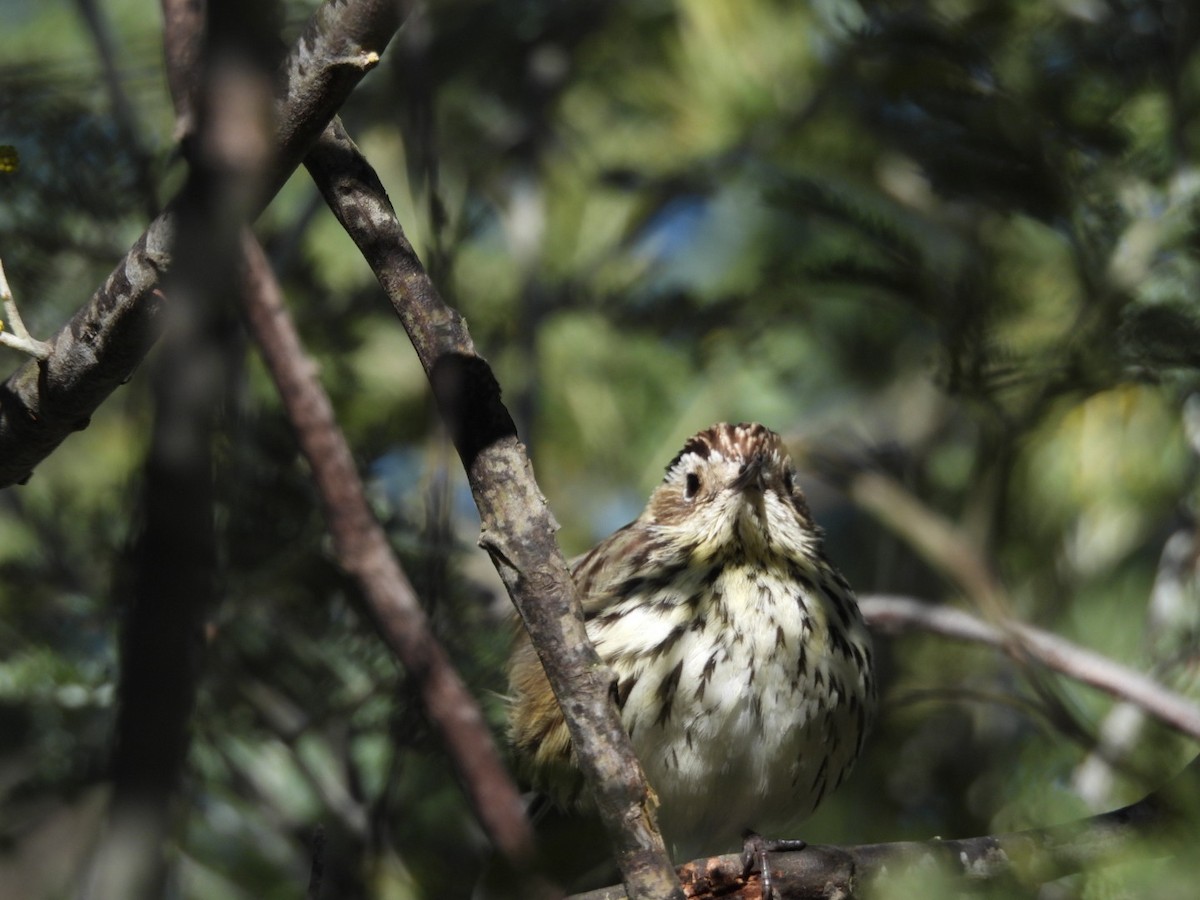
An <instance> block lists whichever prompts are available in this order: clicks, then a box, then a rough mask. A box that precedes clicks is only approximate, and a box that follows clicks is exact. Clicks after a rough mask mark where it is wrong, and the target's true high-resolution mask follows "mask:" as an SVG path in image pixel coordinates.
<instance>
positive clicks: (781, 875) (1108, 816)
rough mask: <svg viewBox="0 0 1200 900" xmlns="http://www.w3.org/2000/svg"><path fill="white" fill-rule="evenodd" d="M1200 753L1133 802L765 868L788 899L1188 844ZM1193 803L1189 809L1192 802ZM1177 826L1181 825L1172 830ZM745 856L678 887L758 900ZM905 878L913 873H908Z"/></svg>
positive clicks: (710, 862)
mask: <svg viewBox="0 0 1200 900" xmlns="http://www.w3.org/2000/svg"><path fill="white" fill-rule="evenodd" d="M1198 782H1200V757H1197V759H1195V760H1193V761H1192V762H1191V763H1190V764H1189V765H1188V767H1187V768H1186V769H1184V770H1183V772H1181V773H1180V774H1179V775H1177V776H1176V777H1175V778H1173V779H1172V780H1171V781H1169V782H1168V783H1167V784H1165V785H1164V786H1163V787H1161V788H1160V789H1159V790H1157V791H1155V792H1153V793H1152V794H1149V795H1147V796H1146V797H1144V798H1142V799H1141V800H1139V801H1138V802H1137V803H1134V804H1132V805H1130V806H1126V807H1123V808H1122V809H1117V810H1113V811H1112V812H1107V813H1103V814H1101V815H1098V816H1092V817H1090V818H1087V819H1081V820H1079V821H1076V822H1070V823H1067V824H1065V825H1055V826H1051V827H1049V828H1034V829H1030V830H1028V831H1018V832H1012V833H1009V834H999V835H982V836H980V837H973V838H964V839H961V840H948V841H943V840H931V841H919V842H918V841H901V842H896V843H889V844H860V845H858V846H844V847H843V846H829V845H819V844H814V845H810V846H808V847H805V848H804V849H803V850H799V851H795V852H788V853H774V854H772V855H771V857H770V860H771V878H772V882H773V884H774V885H775V890H776V891H777V892H778V893H779V895H780V896H781V897H782V898H785V900H801V898H804V900H807V898H813V900H818V898H819V900H827V898H829V897H872V896H881V897H882V896H891V895H892V894H894V892H895V889H896V885H897V881H896V879H897V878H903V877H904V876H906V875H908V876H910V877H919V878H921V879H922V882H923V883H925V884H928V882H929V881H930V880H931V879H932V878H934V877H935V873H936V875H937V876H942V877H949V878H951V879H953V880H954V881H956V882H962V883H964V884H962V887H966V886H967V885H971V886H974V887H975V888H979V887H981V886H983V885H985V884H1006V883H1014V882H1015V883H1017V884H1020V885H1023V886H1025V887H1026V888H1028V887H1030V886H1036V885H1041V884H1045V883H1047V882H1050V881H1054V880H1056V879H1058V878H1062V877H1063V876H1065V875H1070V874H1072V873H1075V872H1081V871H1083V870H1084V869H1091V868H1096V867H1099V866H1104V865H1112V864H1114V863H1117V862H1121V861H1122V860H1124V859H1128V858H1129V854H1131V853H1136V852H1137V848H1138V845H1139V843H1140V842H1142V841H1146V840H1148V839H1153V840H1154V841H1155V842H1156V844H1157V846H1158V848H1159V849H1162V846H1163V843H1164V842H1169V841H1171V840H1172V838H1178V840H1177V841H1176V845H1175V847H1173V848H1172V849H1175V850H1176V851H1178V852H1184V851H1186V850H1190V849H1191V848H1190V843H1191V842H1190V841H1189V840H1187V838H1186V834H1187V831H1188V828H1189V827H1190V828H1194V827H1195V826H1194V824H1191V823H1189V822H1188V817H1187V811H1186V809H1185V807H1186V805H1187V804H1188V803H1191V804H1193V806H1194V802H1195V797H1196V794H1197V790H1198V788H1200V784H1198ZM1193 813H1194V809H1193ZM1176 830H1177V833H1176ZM743 872H744V865H743V863H742V859H741V856H740V855H738V854H729V855H726V856H715V857H712V858H710V859H698V860H694V861H692V862H689V863H687V864H685V865H683V866H680V868H679V874H680V880H681V881H682V882H683V885H684V895H685V896H686V897H688V898H696V900H716V898H722V900H759V898H760V897H761V890H760V882H761V879H760V878H759V876H758V874H757V873H754V874H752V875H751V876H749V877H748V878H747V877H746V876H745V875H744V874H743ZM909 883H910V884H911V883H912V882H909ZM625 896H626V895H625V893H624V892H623V891H622V890H621V889H620V887H617V886H613V887H607V888H601V889H599V890H595V891H588V892H586V893H583V894H576V895H574V896H572V897H570V898H568V900H621V898H624V897H625Z"/></svg>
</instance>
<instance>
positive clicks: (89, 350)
mask: <svg viewBox="0 0 1200 900" xmlns="http://www.w3.org/2000/svg"><path fill="white" fill-rule="evenodd" d="M399 24H400V13H399V4H398V3H396V2H395V0H348V2H347V0H326V2H325V3H324V4H322V5H321V7H320V8H318V9H317V11H316V12H315V13H313V15H312V17H311V18H310V19H309V22H308V24H307V26H306V27H305V29H304V31H303V33H302V34H301V35H300V38H299V39H298V40H297V41H296V43H295V45H294V46H293V47H292V49H291V52H290V53H289V54H288V56H287V58H286V60H285V61H284V64H283V67H282V69H283V78H282V82H283V84H282V88H281V92H280V97H281V98H282V99H280V100H279V101H278V102H277V103H276V130H275V135H274V142H273V150H274V153H273V164H272V167H271V171H270V174H269V175H268V177H267V178H266V179H265V180H264V187H263V188H262V189H261V190H260V192H259V194H258V196H257V198H256V200H255V204H254V215H257V214H258V212H260V211H261V210H262V208H263V207H264V206H265V205H266V203H267V201H268V200H269V199H270V198H271V197H272V196H274V194H275V193H276V192H277V191H278V190H279V187H280V186H281V185H282V184H283V182H284V181H285V180H286V179H287V177H288V175H289V174H290V173H291V172H292V170H293V169H295V168H296V166H298V165H299V164H300V160H301V159H302V158H303V156H304V154H305V153H306V152H307V151H308V148H309V147H310V146H311V145H312V143H313V141H315V140H316V138H317V137H318V136H319V135H320V134H321V132H322V130H323V129H324V128H325V126H326V125H327V124H328V123H329V121H330V120H331V119H332V118H333V115H334V113H335V112H336V111H337V110H338V108H339V107H340V106H341V105H342V103H343V102H345V99H346V97H347V96H349V94H350V91H351V90H352V89H353V88H354V86H355V85H356V84H357V83H358V82H359V81H360V80H361V79H362V77H363V75H365V74H366V73H367V72H368V71H369V70H370V69H371V68H373V67H374V66H375V64H376V63H377V62H378V61H379V54H380V53H382V52H383V50H384V48H385V47H386V46H387V43H388V41H389V40H391V37H392V35H393V34H394V33H395V32H396V29H397V28H398V27H399ZM179 205H180V197H179V196H176V197H175V198H174V199H172V200H171V202H170V203H168V204H167V207H166V208H165V209H164V210H163V212H162V213H161V214H160V215H159V216H158V218H156V219H155V220H154V221H153V222H151V223H150V225H149V226H148V227H147V229H146V231H145V233H144V234H142V236H141V237H140V238H138V240H137V241H136V242H135V243H134V245H133V247H132V248H131V249H130V251H129V252H128V253H127V254H126V255H125V258H124V259H122V260H121V261H120V263H118V264H117V267H116V268H115V269H114V270H113V272H112V274H110V275H109V277H108V279H107V280H106V281H105V283H104V284H103V285H102V286H101V287H100V289H99V290H98V291H96V293H95V294H94V295H93V296H92V298H91V300H89V301H88V303H87V304H86V305H85V306H84V307H83V308H82V309H80V310H79V311H78V312H77V313H76V314H75V315H74V316H73V317H72V318H71V320H70V321H69V322H68V323H67V324H66V325H64V326H63V327H62V328H60V329H59V331H58V333H57V334H56V335H55V336H54V337H53V338H52V339H51V340H50V341H49V342H48V343H49V344H50V347H51V352H50V354H49V356H48V357H47V358H46V359H45V360H41V361H37V362H28V363H26V364H25V365H23V366H21V367H20V368H18V369H17V370H16V371H15V372H14V373H13V374H12V375H10V376H9V378H8V380H7V381H5V382H4V384H3V385H0V487H5V486H8V485H11V484H14V483H17V482H21V481H24V480H26V479H28V477H29V476H30V474H31V472H32V471H33V468H34V467H35V466H36V465H37V464H38V463H39V462H41V461H42V460H43V459H45V457H46V456H48V455H49V454H50V453H51V452H52V451H53V450H54V449H55V448H56V447H57V446H58V445H59V444H61V443H62V442H63V440H65V439H66V437H67V435H68V434H70V433H71V432H72V431H77V430H79V429H82V428H86V427H87V425H88V422H89V421H90V417H91V415H92V413H93V412H94V411H95V410H96V408H97V407H98V406H99V405H100V404H101V403H102V402H103V401H104V400H105V399H106V398H107V397H108V395H109V394H111V393H112V392H113V391H114V390H115V389H116V388H117V387H118V386H120V385H121V384H123V383H124V382H125V381H127V380H128V379H129V377H130V376H131V375H132V373H133V371H134V369H135V368H137V366H138V364H139V363H140V362H141V361H142V359H143V357H144V356H145V354H146V352H147V351H148V350H149V348H150V346H151V345H152V344H153V342H154V341H155V339H157V337H158V334H159V332H160V329H161V322H160V313H161V311H162V300H161V294H160V293H159V291H158V288H159V287H160V281H161V279H162V277H163V275H164V273H165V272H166V271H167V270H168V269H169V268H170V267H171V264H172V259H171V246H172V244H173V243H174V240H175V230H176V219H177V215H178V212H179Z"/></svg>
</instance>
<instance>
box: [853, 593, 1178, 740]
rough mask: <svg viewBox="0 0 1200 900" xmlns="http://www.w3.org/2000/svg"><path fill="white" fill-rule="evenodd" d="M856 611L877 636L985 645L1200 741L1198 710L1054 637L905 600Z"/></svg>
mask: <svg viewBox="0 0 1200 900" xmlns="http://www.w3.org/2000/svg"><path fill="white" fill-rule="evenodd" d="M859 606H860V608H861V609H862V612H863V616H865V617H866V619H867V622H868V623H869V624H870V625H871V627H872V628H874V629H876V630H877V631H888V632H892V633H896V632H901V631H910V630H921V631H928V632H932V633H934V634H940V635H943V636H945V637H951V638H955V639H957V640H963V641H974V642H976V643H981V644H986V645H988V646H989V647H994V648H996V649H997V650H1002V651H1004V652H1005V653H1008V654H1010V655H1012V656H1013V657H1014V658H1015V659H1017V660H1018V661H1022V660H1023V659H1031V660H1036V661H1037V662H1039V663H1041V664H1042V665H1044V666H1045V667H1046V668H1048V669H1051V670H1053V671H1055V672H1061V673H1062V674H1064V675H1068V676H1070V677H1071V678H1074V679H1076V680H1077V681H1082V682H1083V683H1084V684H1087V685H1091V686H1092V687H1094V688H1098V689H1100V690H1102V691H1104V692H1105V693H1107V694H1111V695H1112V696H1114V697H1117V698H1120V699H1121V700H1126V701H1128V702H1130V703H1133V704H1135V705H1137V706H1138V707H1140V708H1141V709H1144V710H1145V711H1146V712H1148V713H1150V714H1151V715H1152V716H1154V717H1155V718H1157V719H1159V720H1160V721H1161V722H1163V723H1165V724H1167V725H1170V726H1171V727H1172V728H1174V729H1176V730H1177V731H1181V732H1183V733H1184V734H1186V735H1189V736H1191V737H1193V738H1196V739H1197V740H1200V706H1197V705H1196V704H1195V703H1193V702H1192V701H1191V700H1189V699H1188V698H1187V697H1185V696H1183V695H1182V694H1179V693H1176V692H1175V691H1172V690H1171V689H1170V688H1167V687H1165V686H1163V685H1161V684H1159V683H1158V682H1157V681H1155V680H1154V679H1153V678H1149V677H1148V676H1146V675H1143V674H1142V673H1141V672H1139V671H1137V670H1136V669H1131V668H1129V667H1128V666H1123V665H1121V664H1120V663H1119V662H1116V661H1115V660H1112V659H1109V658H1108V657H1106V656H1102V655H1100V654H1099V653H1096V652H1095V651H1094V650H1088V649H1087V648H1086V647H1080V646H1079V645H1078V644H1073V643H1071V642H1070V641H1068V640H1066V639H1065V638H1061V637H1059V636H1058V635H1054V634H1050V633H1049V632H1046V631H1041V630H1040V629H1037V628H1034V627H1032V626H1030V625H1024V624H1022V623H1020V622H1013V621H1008V622H1004V623H1001V624H999V625H993V624H991V623H988V622H984V621H983V620H981V619H979V618H976V617H975V616H973V615H971V614H970V613H968V612H964V611H963V610H961V609H955V608H953V607H949V606H936V605H934V604H931V603H922V602H921V601H919V600H914V599H912V598H910V597H889V596H883V595H872V596H864V597H861V598H859Z"/></svg>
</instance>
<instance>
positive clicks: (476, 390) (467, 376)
mask: <svg viewBox="0 0 1200 900" xmlns="http://www.w3.org/2000/svg"><path fill="white" fill-rule="evenodd" d="M305 165H306V166H307V167H308V170H309V172H310V173H311V174H312V176H313V180H314V181H316V183H317V186H318V188H320V190H321V193H322V195H323V196H324V197H325V200H326V202H327V203H328V204H329V206H330V208H331V209H332V210H333V212H334V214H335V215H336V216H337V217H338V219H339V221H341V223H342V225H343V227H345V229H346V231H347V232H348V233H349V234H350V236H351V238H353V240H354V242H355V243H356V244H357V245H358V247H359V249H360V250H361V251H362V253H363V256H364V257H366V260H367V262H368V263H369V264H370V266H371V268H372V270H373V271H374V272H375V275H376V277H377V278H378V279H379V282H380V284H382V285H383V287H384V290H386V291H387V294H388V297H389V298H390V299H391V301H392V305H393V307H394V308H395V309H396V312H397V314H398V315H399V317H400V321H401V322H402V324H403V325H404V329H405V331H407V332H408V336H409V338H410V340H411V341H412V343H413V347H414V348H415V349H416V351H417V356H418V357H419V358H420V360H421V364H422V365H423V366H424V368H425V372H426V374H427V375H428V376H429V379H430V382H431V383H432V385H433V392H434V397H435V399H436V401H437V404H438V409H439V411H440V412H441V414H442V418H443V420H444V421H445V422H446V424H447V426H448V427H449V429H450V433H451V435H452V437H453V439H454V445H455V447H456V448H457V450H458V453H459V456H460V457H461V458H462V462H463V466H464V468H465V469H466V471H467V478H468V481H469V482H470V485H471V491H472V493H473V495H474V497H475V503H476V505H477V506H478V507H479V514H480V519H481V521H482V534H481V536H480V543H481V544H482V545H483V547H484V548H485V549H486V550H487V551H488V553H489V554H490V555H491V557H492V562H493V563H494V564H495V566H496V568H497V570H498V571H499V573H500V577H501V578H502V579H503V581H504V584H505V587H506V588H507V590H508V594H509V596H510V597H511V598H512V599H513V602H514V603H515V604H516V607H517V609H518V610H519V611H520V613H521V617H522V619H523V620H524V622H525V627H526V628H527V630H528V631H529V634H530V637H531V639H532V641H533V645H534V647H535V648H537V650H538V653H539V656H540V658H541V661H542V665H543V667H544V668H545V669H546V674H547V676H548V678H549V681H550V684H551V686H552V687H553V688H554V693H555V696H556V697H557V698H558V702H559V704H560V706H561V707H562V709H563V713H564V716H565V718H566V721H567V726H568V728H569V730H570V733H571V740H572V746H573V748H574V750H575V753H576V756H577V760H578V763H579V767H580V769H581V770H582V772H583V774H584V777H585V778H586V780H587V783H588V786H589V787H590V789H591V791H592V794H593V797H594V798H595V800H596V806H597V810H598V811H599V813H600V816H601V819H602V820H603V821H604V824H605V827H606V829H607V830H608V834H609V837H610V839H611V840H612V841H613V845H614V849H615V851H616V852H615V854H614V855H615V857H616V861H617V865H618V866H619V868H620V869H621V874H622V877H623V878H624V879H625V884H626V886H627V889H628V891H629V893H630V896H632V897H635V898H645V900H666V898H668V897H670V898H676V897H681V896H682V894H681V892H680V888H679V882H678V880H677V878H676V876H675V871H674V869H673V867H672V866H671V864H670V859H669V858H668V856H667V853H666V850H665V848H664V847H663V842H662V837H661V835H660V834H659V832H658V826H657V822H656V818H655V813H654V805H653V801H652V799H651V794H650V791H649V788H648V787H647V785H646V781H645V777H644V775H643V774H642V768H641V765H640V764H639V763H638V760H637V757H636V755H635V754H634V752H633V747H632V745H631V744H630V742H629V736H628V735H627V734H626V733H625V729H624V727H623V726H622V725H621V719H620V716H619V714H618V713H617V710H616V707H615V705H614V704H613V702H612V697H611V690H610V689H611V687H612V674H611V672H610V671H609V670H608V669H607V668H606V667H605V666H603V665H602V664H601V662H600V660H599V657H598V656H597V655H596V651H595V648H593V647H592V644H591V642H590V641H589V640H588V637H587V632H586V630H585V629H584V626H583V618H582V615H581V614H580V608H579V598H578V595H577V592H576V589H575V585H574V582H573V581H572V580H571V577H570V574H569V573H568V570H567V565H566V561H565V560H564V559H563V556H562V551H561V550H560V549H559V547H558V542H557V541H556V540H555V532H556V530H557V523H556V522H555V521H554V518H553V517H552V516H551V514H550V511H549V509H547V507H546V501H545V499H544V498H543V496H542V493H541V491H540V490H539V489H538V486H537V483H536V482H535V481H534V478H533V472H532V469H531V467H530V464H529V458H528V456H527V455H526V453H525V448H524V446H523V445H522V444H521V443H520V441H519V440H517V435H516V427H515V426H514V425H513V421H512V417H511V416H510V415H509V412H508V410H507V409H506V408H505V406H504V404H503V403H502V402H501V400H500V387H499V384H498V383H497V382H496V378H495V375H494V374H493V373H492V370H491V368H490V367H489V366H488V364H487V363H486V362H485V361H484V360H483V358H482V357H480V356H479V354H478V352H476V349H475V345H474V343H473V342H472V340H471V335H470V333H469V332H468V331H467V327H466V323H465V322H464V321H463V318H462V316H461V315H459V313H458V312H457V311H456V310H454V309H452V308H451V307H449V306H447V305H446V304H445V303H444V302H443V301H442V298H441V296H440V295H439V294H438V291H437V288H436V287H435V286H434V285H433V283H432V281H431V280H430V278H429V276H428V274H427V273H426V272H425V269H424V267H423V266H422V265H421V262H420V260H419V259H417V255H416V253H415V252H414V251H413V248H412V246H411V245H410V244H409V242H408V240H407V238H406V237H405V236H404V232H403V230H402V229H401V227H400V222H399V221H398V220H397V218H396V214H395V211H394V210H393V208H392V205H391V203H390V201H389V200H388V198H387V194H386V193H385V192H384V190H383V186H382V184H380V182H379V178H378V176H377V175H376V174H375V172H374V170H373V169H372V168H371V166H370V164H369V163H368V162H367V161H366V159H364V158H363V156H362V154H361V153H360V152H359V151H358V148H357V147H356V146H355V145H354V142H353V141H351V140H350V138H349V136H348V135H347V134H346V132H345V130H344V129H342V128H341V125H340V123H339V122H337V121H336V120H335V121H334V123H333V124H332V125H331V126H330V127H329V128H328V129H327V130H326V132H325V134H324V135H322V137H321V140H320V142H319V143H318V144H317V145H316V146H315V147H314V148H313V150H312V152H311V153H310V154H309V155H308V157H307V158H306V159H305Z"/></svg>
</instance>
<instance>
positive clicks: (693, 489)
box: [683, 472, 700, 500]
mask: <svg viewBox="0 0 1200 900" xmlns="http://www.w3.org/2000/svg"><path fill="white" fill-rule="evenodd" d="M699 491H700V476H699V475H697V474H696V473H695V472H688V473H687V481H686V483H685V484H684V487H683V496H685V497H687V498H688V499H689V500H691V499H692V498H693V497H695V496H696V494H697V493H699Z"/></svg>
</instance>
